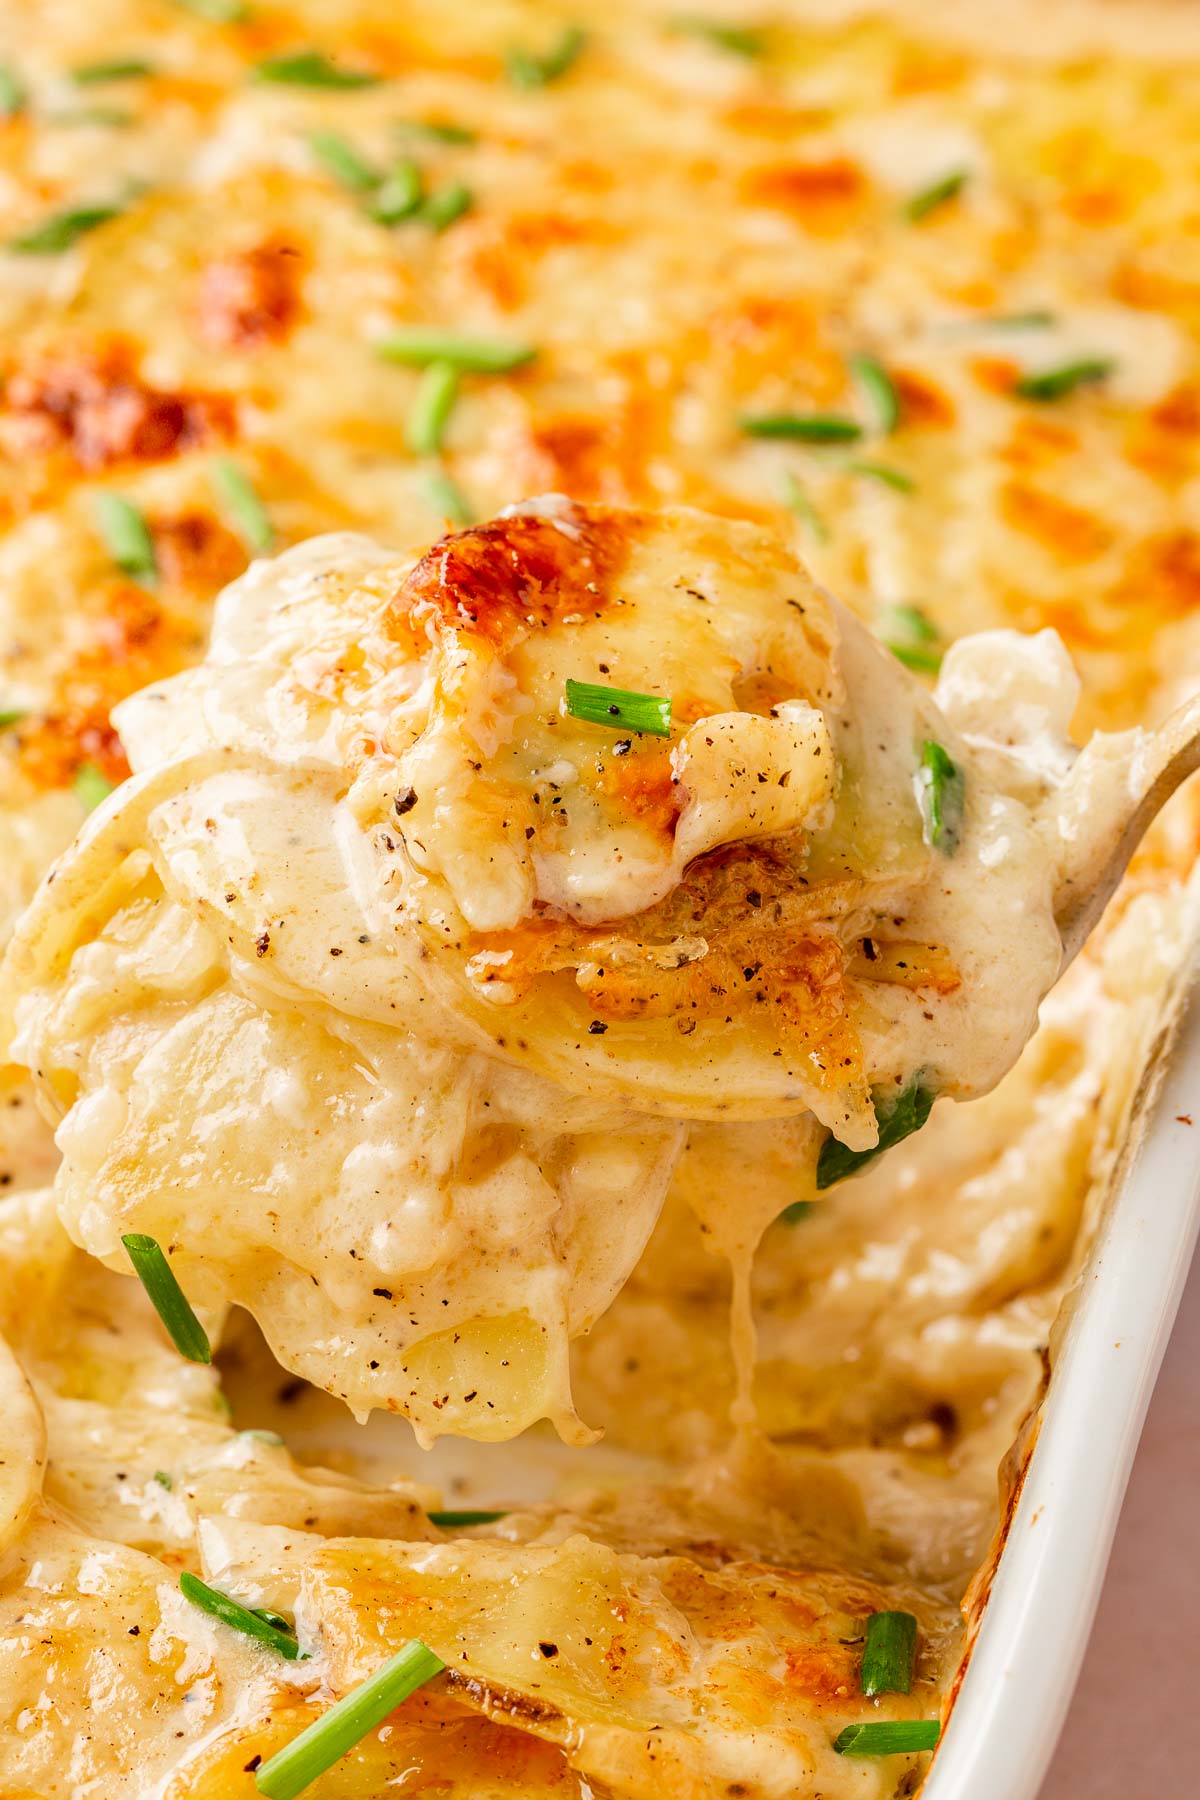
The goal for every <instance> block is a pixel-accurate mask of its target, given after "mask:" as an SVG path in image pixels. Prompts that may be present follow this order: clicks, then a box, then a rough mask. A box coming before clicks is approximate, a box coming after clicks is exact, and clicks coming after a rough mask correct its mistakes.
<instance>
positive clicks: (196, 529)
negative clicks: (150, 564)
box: [153, 513, 246, 596]
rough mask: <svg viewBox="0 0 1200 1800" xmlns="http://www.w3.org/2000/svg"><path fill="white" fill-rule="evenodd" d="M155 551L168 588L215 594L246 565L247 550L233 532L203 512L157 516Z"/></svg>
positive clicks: (204, 594)
mask: <svg viewBox="0 0 1200 1800" xmlns="http://www.w3.org/2000/svg"><path fill="white" fill-rule="evenodd" d="M153 537H154V554H155V557H156V558H157V561H158V568H159V573H160V574H161V576H162V579H163V581H164V582H165V583H166V585H167V586H168V587H169V588H181V589H182V588H186V589H188V590H190V591H191V592H193V593H196V594H200V595H202V596H208V595H212V594H215V593H216V592H217V590H218V589H219V588H223V587H224V586H225V584H226V582H228V581H232V580H233V578H234V576H235V575H240V574H241V572H242V570H243V569H244V568H245V566H246V552H245V550H244V549H243V548H242V545H241V544H240V543H239V542H238V540H237V538H235V537H234V536H233V533H232V532H229V531H226V529H225V527H224V526H223V525H220V524H218V523H217V521H216V520H215V519H211V518H209V517H208V516H207V515H206V514H204V513H180V514H178V515H177V516H176V517H175V518H172V519H159V520H156V521H155V523H154V527H153Z"/></svg>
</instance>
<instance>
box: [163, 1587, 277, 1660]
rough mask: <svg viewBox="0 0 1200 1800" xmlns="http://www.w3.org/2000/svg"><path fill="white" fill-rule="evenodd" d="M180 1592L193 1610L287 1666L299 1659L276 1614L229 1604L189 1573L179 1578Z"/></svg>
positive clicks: (218, 1593) (215, 1591) (233, 1603)
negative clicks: (281, 1659) (265, 1648)
mask: <svg viewBox="0 0 1200 1800" xmlns="http://www.w3.org/2000/svg"><path fill="white" fill-rule="evenodd" d="M179 1588H180V1592H181V1593H182V1594H183V1597H184V1599H185V1600H190V1601H191V1603H192V1605H193V1606H198V1607H200V1608H201V1610H202V1611H203V1612H206V1613H211V1614H212V1616H213V1618H214V1619H220V1621H221V1623H222V1624H223V1625H231V1626H232V1627H233V1629H234V1631H240V1632H242V1633H243V1634H244V1635H245V1636H246V1637H250V1638H254V1639H255V1640H256V1642H258V1643H260V1644H266V1645H267V1646H268V1648H269V1649H271V1650H278V1652H279V1654H280V1656H286V1657H287V1659H288V1661H289V1662H295V1661H296V1660H297V1658H298V1657H299V1655H300V1646H299V1644H298V1643H297V1642H296V1634H295V1632H294V1631H293V1630H292V1629H291V1627H290V1626H289V1625H288V1623H287V1621H286V1619H281V1618H280V1615H279V1614H278V1613H268V1612H267V1611H266V1610H265V1609H263V1608H257V1607H250V1606H242V1605H241V1604H240V1602H238V1601H237V1600H231V1599H230V1597H229V1595H228V1594H222V1593H220V1592H219V1591H218V1590H217V1589H216V1588H211V1587H209V1585H208V1583H207V1582H206V1581H201V1580H200V1577H199V1576H198V1575H193V1574H192V1573H191V1571H190V1570H188V1569H185V1570H184V1571H183V1574H182V1575H181V1576H180V1577H179Z"/></svg>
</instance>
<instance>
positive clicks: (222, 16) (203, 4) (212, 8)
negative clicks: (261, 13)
mask: <svg viewBox="0 0 1200 1800" xmlns="http://www.w3.org/2000/svg"><path fill="white" fill-rule="evenodd" d="M175 4H176V6H181V7H182V8H183V10H184V12H190V13H195V15H196V17H197V18H198V19H211V20H212V22H213V24H214V25H240V24H242V22H243V21H244V20H246V19H248V18H249V17H250V8H249V7H248V6H247V5H246V0H175Z"/></svg>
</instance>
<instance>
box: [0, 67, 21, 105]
mask: <svg viewBox="0 0 1200 1800" xmlns="http://www.w3.org/2000/svg"><path fill="white" fill-rule="evenodd" d="M26 97H27V96H26V93H25V83H24V82H23V81H22V80H21V78H20V76H19V75H18V74H17V72H16V70H15V69H13V68H10V66H9V65H8V64H7V63H0V119H11V118H12V117H13V116H14V115H15V114H16V113H19V112H20V111H21V108H22V107H23V106H24V104H25V100H26Z"/></svg>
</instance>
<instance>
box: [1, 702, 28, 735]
mask: <svg viewBox="0 0 1200 1800" xmlns="http://www.w3.org/2000/svg"><path fill="white" fill-rule="evenodd" d="M28 716H29V713H28V708H26V707H24V706H9V707H0V731H7V730H8V728H9V726H10V725H19V724H20V723H21V720H22V719H25V718H28Z"/></svg>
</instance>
